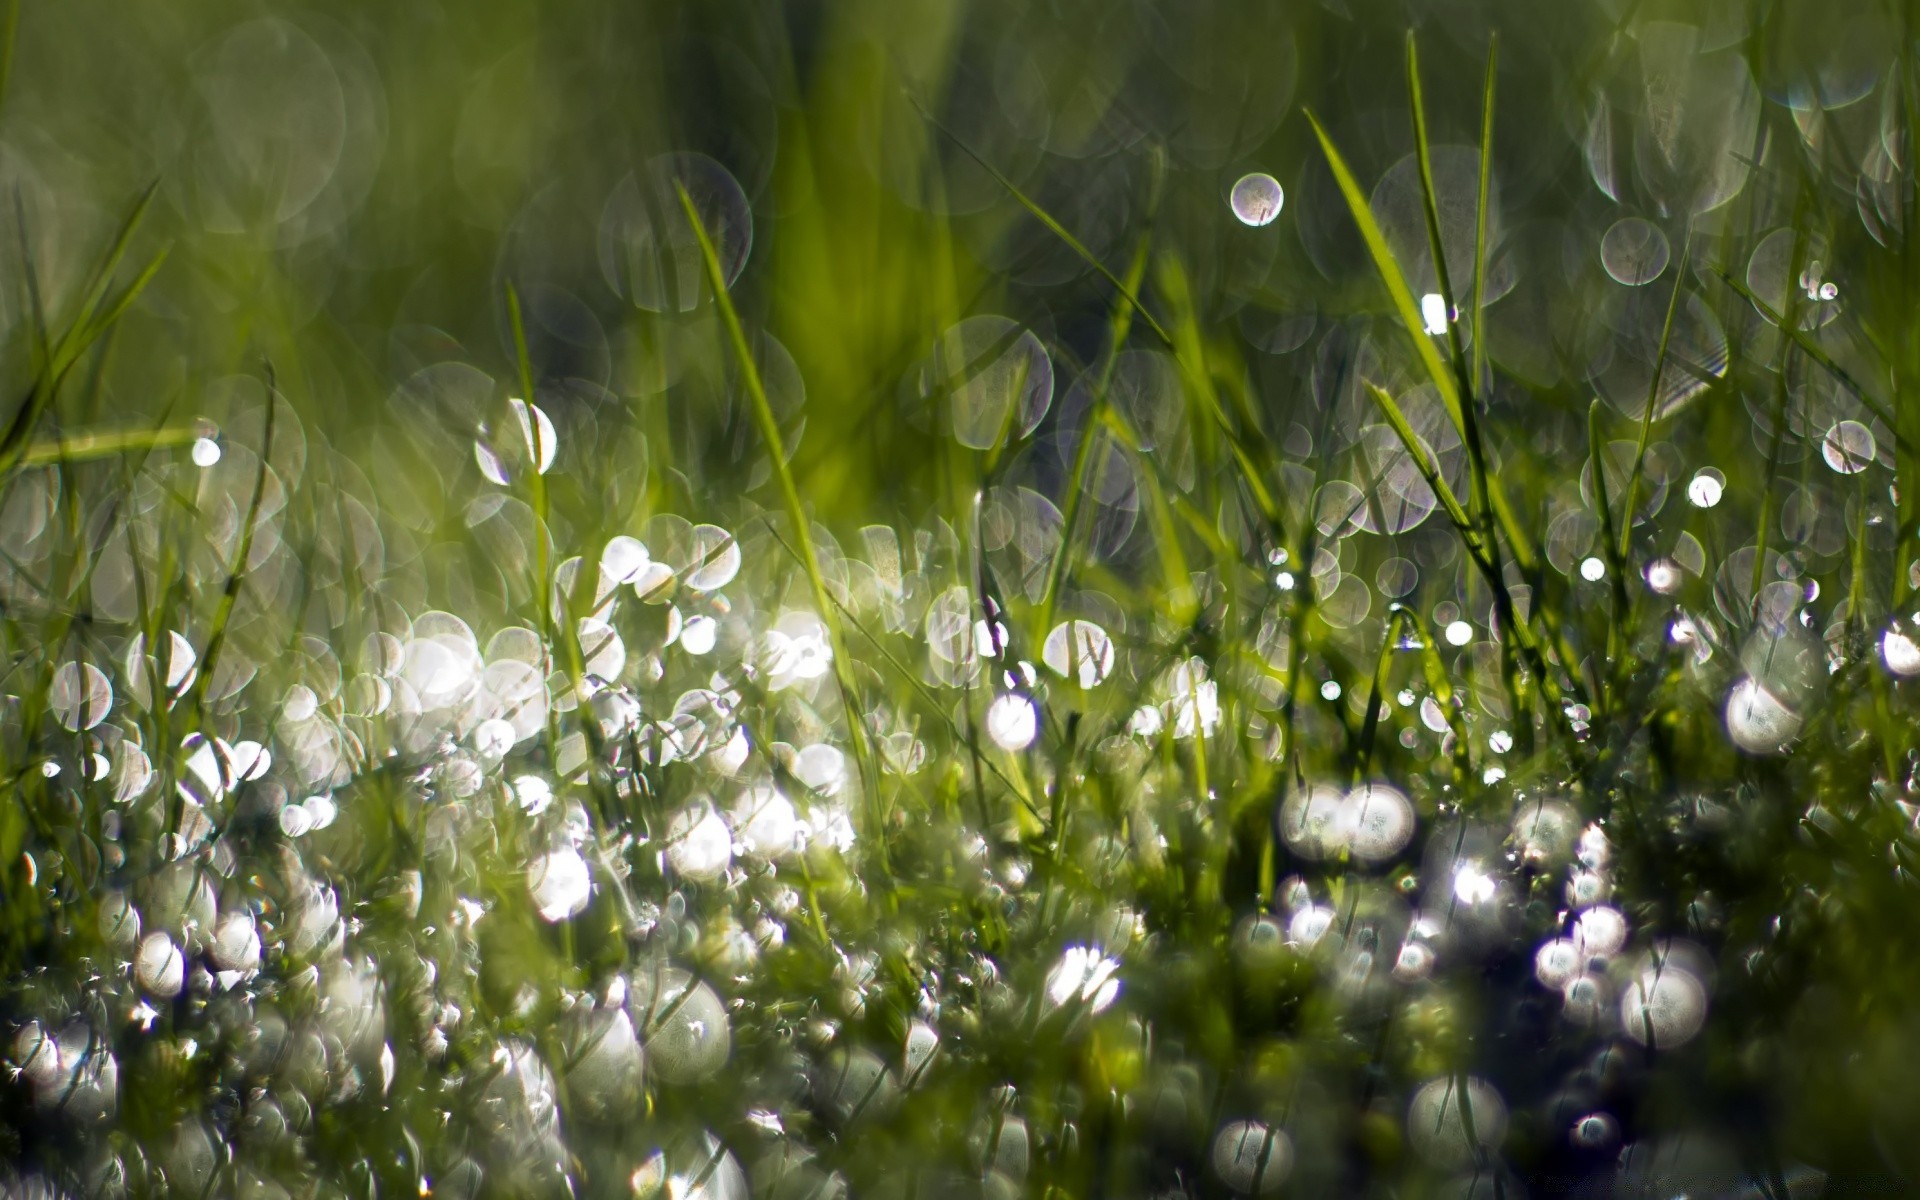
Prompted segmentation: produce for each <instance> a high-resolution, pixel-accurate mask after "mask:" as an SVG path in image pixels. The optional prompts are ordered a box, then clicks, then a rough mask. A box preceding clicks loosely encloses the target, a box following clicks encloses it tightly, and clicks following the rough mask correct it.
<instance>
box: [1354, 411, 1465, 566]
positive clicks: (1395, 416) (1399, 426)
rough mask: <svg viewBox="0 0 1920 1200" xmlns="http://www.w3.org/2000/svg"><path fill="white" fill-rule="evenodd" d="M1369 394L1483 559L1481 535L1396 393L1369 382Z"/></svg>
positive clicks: (1463, 535)
mask: <svg viewBox="0 0 1920 1200" xmlns="http://www.w3.org/2000/svg"><path fill="white" fill-rule="evenodd" d="M1367 391H1368V393H1370V394H1371V395H1372V396H1373V402H1374V403H1375V404H1377V405H1379V406H1380V411H1381V413H1382V414H1383V415H1384V416H1385V417H1386V418H1387V424H1388V425H1390V426H1392V427H1393V432H1394V433H1395V434H1396V435H1398V436H1399V438H1400V444H1401V445H1402V446H1404V447H1406V451H1407V456H1408V457H1409V458H1411V459H1413V465H1414V469H1415V470H1417V471H1419V472H1420V477H1421V478H1422V479H1424V480H1426V481H1427V486H1428V487H1429V488H1431V489H1433V494H1434V496H1435V498H1436V499H1438V500H1439V501H1440V506H1441V507H1442V508H1444V509H1446V510H1447V519H1448V520H1450V521H1452V522H1453V524H1454V528H1456V529H1458V530H1459V531H1460V534H1461V536H1462V537H1464V538H1466V539H1467V542H1468V549H1470V550H1472V551H1473V552H1474V554H1475V556H1476V557H1478V556H1480V555H1482V554H1483V553H1484V548H1483V546H1482V544H1481V531H1480V529H1479V528H1478V527H1477V526H1476V525H1475V524H1474V523H1473V518H1472V517H1470V516H1469V515H1468V514H1467V510H1466V508H1465V506H1463V505H1462V504H1461V503H1460V498H1459V497H1458V496H1456V495H1454V494H1453V488H1452V487H1451V486H1449V485H1448V483H1447V481H1446V479H1445V478H1443V477H1442V476H1441V474H1440V464H1439V463H1438V462H1436V461H1435V460H1434V458H1433V448H1432V447H1430V446H1428V445H1427V443H1426V442H1425V441H1423V440H1422V439H1421V437H1420V435H1419V434H1417V433H1415V432H1414V431H1413V426H1412V425H1411V424H1410V423H1408V421H1407V416H1406V414H1405V413H1403V412H1401V411H1400V404H1399V402H1398V401H1396V400H1395V399H1394V398H1393V394H1392V393H1390V392H1388V391H1387V390H1386V389H1385V388H1383V387H1381V386H1380V385H1379V384H1377V383H1374V382H1373V381H1372V380H1368V381H1367Z"/></svg>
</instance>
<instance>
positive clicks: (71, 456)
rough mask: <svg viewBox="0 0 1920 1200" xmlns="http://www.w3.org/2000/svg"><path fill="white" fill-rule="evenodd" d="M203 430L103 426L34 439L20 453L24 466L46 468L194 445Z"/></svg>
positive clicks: (21, 463)
mask: <svg viewBox="0 0 1920 1200" xmlns="http://www.w3.org/2000/svg"><path fill="white" fill-rule="evenodd" d="M199 438H200V433H199V431H198V430H195V429H192V428H184V429H183V428H180V427H178V426H176V427H174V428H171V429H102V430H94V431H92V432H89V433H76V434H72V435H70V436H68V437H63V438H56V439H55V440H53V441H50V442H34V443H31V444H30V445H28V447H27V448H26V450H25V452H23V453H22V454H21V456H20V465H21V466H23V467H44V466H46V465H47V464H48V463H56V462H88V461H90V460H93V459H97V458H112V457H114V456H115V455H118V454H126V453H129V452H131V451H147V450H164V449H167V448H169V447H173V446H186V445H191V444H192V443H193V442H195V441H198V440H199Z"/></svg>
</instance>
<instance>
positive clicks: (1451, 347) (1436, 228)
mask: <svg viewBox="0 0 1920 1200" xmlns="http://www.w3.org/2000/svg"><path fill="white" fill-rule="evenodd" d="M1407 100H1408V103H1409V105H1410V106H1411V107H1412V109H1413V154H1414V161H1416V162H1417V163H1419V165H1420V203H1421V210H1422V212H1423V214H1424V215H1425V217H1426V220H1427V245H1428V247H1429V248H1430V249H1431V251H1432V253H1433V275H1434V279H1435V280H1436V281H1437V282H1438V283H1439V286H1440V301H1441V303H1442V304H1443V305H1445V307H1446V325H1447V352H1448V353H1449V354H1450V355H1451V356H1452V358H1453V372H1454V375H1455V376H1456V377H1457V378H1458V379H1459V384H1460V402H1461V404H1462V405H1463V406H1464V405H1465V404H1467V403H1468V397H1470V396H1471V395H1472V389H1473V380H1472V379H1471V378H1469V377H1468V375H1467V369H1466V351H1465V348H1464V347H1462V345H1461V344H1460V322H1459V321H1458V320H1456V319H1455V318H1454V306H1453V279H1452V277H1451V274H1450V273H1449V272H1448V270H1447V254H1446V247H1445V246H1444V245H1442V244H1441V240H1440V200H1439V196H1438V195H1437V194H1436V193H1435V191H1434V187H1433V155H1432V153H1431V149H1430V147H1429V145H1428V142H1427V105H1426V99H1425V96H1424V95H1423V94H1422V92H1421V88H1420V50H1419V43H1418V42H1417V41H1415V39H1414V36H1413V31H1412V30H1408V31H1407ZM1490 117H1491V114H1489V118H1490ZM1480 177H1481V180H1482V182H1481V187H1482V188H1483V189H1484V188H1485V187H1486V180H1487V179H1488V172H1487V158H1486V156H1485V155H1484V154H1483V155H1481V157H1480ZM1480 202H1481V211H1480V215H1479V219H1480V222H1481V225H1482V227H1483V228H1484V225H1485V223H1486V219H1487V214H1486V194H1485V192H1484V191H1482V193H1481V197H1480ZM1369 211H1371V208H1369ZM1478 248H1479V247H1478V246H1476V249H1478ZM1474 273H1475V275H1478V274H1479V260H1478V259H1477V258H1476V259H1475V263H1474ZM1478 286H1479V281H1478V279H1476V280H1475V287H1478ZM1408 294H1409V295H1411V294H1412V292H1411V290H1409V292H1408ZM1462 432H1463V433H1464V429H1463V431H1462Z"/></svg>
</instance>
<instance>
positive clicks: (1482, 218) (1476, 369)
mask: <svg viewBox="0 0 1920 1200" xmlns="http://www.w3.org/2000/svg"><path fill="white" fill-rule="evenodd" d="M1499 65H1500V34H1499V33H1498V32H1495V33H1494V34H1493V35H1492V36H1491V37H1490V38H1488V39H1487V77H1486V82H1485V83H1483V84H1482V85H1481V88H1480V193H1479V197H1478V200H1477V201H1476V206H1475V209H1474V226H1473V306H1472V312H1471V314H1470V316H1471V319H1472V321H1473V324H1472V326H1471V328H1472V330H1473V374H1472V375H1471V376H1469V385H1468V386H1469V387H1471V388H1472V389H1473V390H1474V391H1478V390H1479V388H1480V387H1481V386H1482V381H1483V380H1485V379H1486V377H1487V327H1486V321H1485V320H1484V318H1485V316H1486V311H1487V212H1488V209H1489V207H1490V206H1491V204H1492V199H1493V92H1494V86H1495V79H1496V72H1497V69H1498V67H1499Z"/></svg>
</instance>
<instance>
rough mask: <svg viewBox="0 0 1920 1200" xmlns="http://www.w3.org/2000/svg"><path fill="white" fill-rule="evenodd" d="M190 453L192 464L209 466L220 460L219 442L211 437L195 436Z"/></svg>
mask: <svg viewBox="0 0 1920 1200" xmlns="http://www.w3.org/2000/svg"><path fill="white" fill-rule="evenodd" d="M190 454H191V456H192V458H193V465H194V466H196V467H211V466H213V465H214V464H215V463H217V462H219V461H220V443H219V442H216V441H214V440H213V439H212V438H205V437H203V438H195V439H194V442H193V449H192V450H191V451H190Z"/></svg>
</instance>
